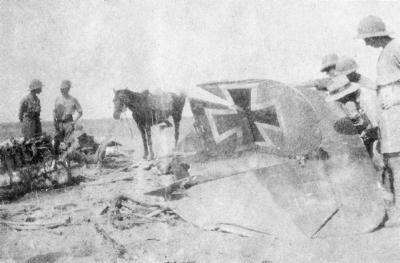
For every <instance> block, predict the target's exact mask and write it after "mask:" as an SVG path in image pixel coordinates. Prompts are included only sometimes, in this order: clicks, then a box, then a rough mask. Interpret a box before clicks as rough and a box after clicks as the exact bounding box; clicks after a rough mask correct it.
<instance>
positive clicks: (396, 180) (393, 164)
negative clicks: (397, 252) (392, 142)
mask: <svg viewBox="0 0 400 263" xmlns="http://www.w3.org/2000/svg"><path fill="white" fill-rule="evenodd" d="M388 165H389V168H390V170H391V171H392V176H393V180H392V182H393V188H392V189H393V191H394V193H393V194H394V205H393V207H392V208H391V209H390V210H389V211H388V216H389V220H388V222H387V223H386V226H400V153H396V154H391V155H389V156H388Z"/></svg>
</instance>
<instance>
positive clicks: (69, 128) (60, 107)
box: [54, 96, 82, 154]
mask: <svg viewBox="0 0 400 263" xmlns="http://www.w3.org/2000/svg"><path fill="white" fill-rule="evenodd" d="M75 111H77V112H82V107H81V105H80V104H79V102H78V100H77V99H76V98H74V97H72V96H68V97H67V98H64V97H63V96H60V97H58V98H57V99H56V102H55V107H54V128H55V130H56V135H55V137H54V141H55V145H54V147H55V150H56V153H57V154H58V153H59V146H60V143H61V142H63V141H65V140H67V139H68V137H69V136H70V135H71V133H72V132H73V130H74V127H73V114H74V113H75Z"/></svg>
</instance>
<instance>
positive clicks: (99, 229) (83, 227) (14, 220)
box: [0, 118, 400, 263]
mask: <svg viewBox="0 0 400 263" xmlns="http://www.w3.org/2000/svg"><path fill="white" fill-rule="evenodd" d="M191 123H192V120H191V119H190V118H186V119H184V120H183V121H182V125H181V136H182V137H183V136H185V134H187V133H188V131H189V130H190V129H191V125H192V124H191ZM83 125H84V127H85V129H86V130H87V132H88V133H90V134H92V135H95V137H96V138H98V139H100V140H101V139H102V138H103V139H104V138H106V137H107V138H111V139H114V140H117V141H119V142H121V143H122V144H123V146H121V148H120V149H119V150H120V151H121V152H124V153H125V154H126V156H125V157H124V158H123V160H122V161H121V167H118V168H115V169H103V170H102V171H98V170H96V169H95V168H94V167H84V168H82V169H81V170H80V174H81V175H82V176H84V177H85V178H86V180H85V181H83V182H82V183H80V184H79V185H74V186H69V187H66V188H60V189H54V190H48V191H38V192H32V193H29V194H26V195H25V196H23V197H22V198H19V199H18V200H15V201H13V202H5V203H3V204H1V205H0V217H1V220H3V222H8V223H7V224H4V223H3V224H2V225H1V226H0V231H1V234H0V244H1V246H0V262H30V263H33V262H179V263H184V262H186V263H189V262H259V263H261V262H399V261H400V228H383V229H380V230H378V231H376V232H373V233H369V234H362V235H356V236H345V237H331V238H325V239H307V240H299V241H296V240H294V241H293V240H292V241H287V240H285V239H281V238H280V237H277V236H272V235H257V236H253V237H247V236H242V235H238V234H233V233H227V232H220V231H207V230H203V229H200V228H198V227H196V226H195V225H193V224H191V223H190V222H186V221H185V220H183V219H182V218H180V217H179V215H178V214H176V213H174V211H172V210H170V209H168V204H167V202H166V201H165V200H164V198H162V197H156V196H149V195H144V193H146V192H148V191H151V190H152V189H156V188H159V187H163V186H166V185H168V184H169V183H171V182H172V181H173V175H163V174H161V173H160V171H159V170H157V168H155V167H151V165H149V163H148V162H146V161H143V160H142V159H141V156H142V144H141V139H140V136H139V132H138V130H137V128H136V125H134V123H132V122H129V121H127V120H123V121H114V120H91V121H83ZM44 127H45V130H46V131H47V132H48V133H50V134H51V133H52V128H51V123H45V124H44ZM129 127H130V128H129ZM156 129H157V127H154V128H153V131H154V133H157V130H156ZM2 131H3V133H2V137H3V139H4V138H7V137H9V136H11V135H14V136H18V134H19V133H18V132H19V131H18V125H11V124H8V125H7V126H4V127H3V129H2ZM168 133H169V138H173V134H172V133H173V131H172V129H170V130H169V131H168ZM154 137H156V136H154ZM155 140H156V139H155ZM154 145H155V147H157V145H159V144H157V143H154ZM170 145H172V141H171V142H170ZM171 147H172V146H171ZM121 168H122V169H121Z"/></svg>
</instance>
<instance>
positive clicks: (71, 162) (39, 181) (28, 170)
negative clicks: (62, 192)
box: [0, 130, 118, 201]
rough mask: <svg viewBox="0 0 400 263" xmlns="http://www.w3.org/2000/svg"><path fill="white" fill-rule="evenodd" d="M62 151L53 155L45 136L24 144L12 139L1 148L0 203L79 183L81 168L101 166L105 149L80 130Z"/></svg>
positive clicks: (48, 137)
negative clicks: (33, 192) (84, 166)
mask: <svg viewBox="0 0 400 263" xmlns="http://www.w3.org/2000/svg"><path fill="white" fill-rule="evenodd" d="M71 138H73V139H71V140H70V142H68V143H67V144H68V145H67V144H64V151H63V153H62V154H61V155H59V156H58V155H56V154H55V151H54V147H53V144H52V137H51V136H49V135H46V134H43V135H41V136H38V137H35V138H32V139H30V140H24V139H23V138H11V139H8V140H6V141H4V142H3V143H1V144H0V200H2V201H4V200H12V199H15V198H17V197H19V196H21V195H23V194H25V193H28V192H30V191H33V190H40V189H50V188H58V187H62V186H67V185H72V184H76V183H78V182H79V180H80V178H79V176H76V174H77V173H79V170H80V168H81V167H82V166H83V165H88V164H98V165H102V163H103V161H104V160H105V152H106V147H108V146H114V145H116V144H118V143H116V142H113V141H112V142H108V143H103V144H99V143H97V142H96V141H95V140H94V137H93V136H90V135H88V134H87V133H85V132H84V131H82V130H77V131H74V132H73V133H72V135H71Z"/></svg>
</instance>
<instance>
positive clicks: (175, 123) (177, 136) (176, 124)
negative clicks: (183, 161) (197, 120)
mask: <svg viewBox="0 0 400 263" xmlns="http://www.w3.org/2000/svg"><path fill="white" fill-rule="evenodd" d="M173 119H174V127H175V147H176V146H177V145H178V140H179V125H180V122H181V120H180V118H175V117H174V118H173Z"/></svg>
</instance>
